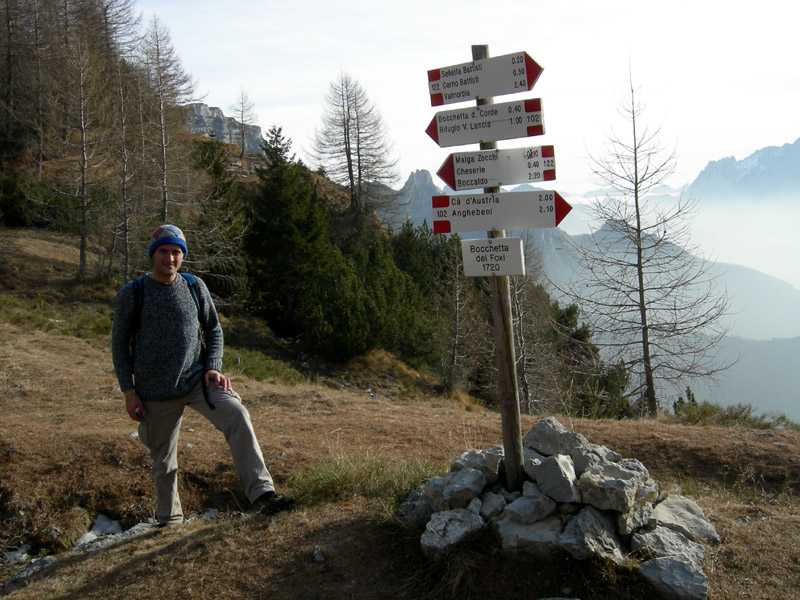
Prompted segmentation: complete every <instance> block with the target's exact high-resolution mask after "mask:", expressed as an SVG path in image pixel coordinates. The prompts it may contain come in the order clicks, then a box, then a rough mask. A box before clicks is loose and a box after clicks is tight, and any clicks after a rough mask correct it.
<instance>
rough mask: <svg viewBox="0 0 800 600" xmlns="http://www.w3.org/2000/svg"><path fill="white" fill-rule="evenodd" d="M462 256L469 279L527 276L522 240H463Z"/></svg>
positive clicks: (465, 273) (503, 238) (504, 238)
mask: <svg viewBox="0 0 800 600" xmlns="http://www.w3.org/2000/svg"><path fill="white" fill-rule="evenodd" d="M461 255H462V256H463V257H464V275H466V276H467V277H487V276H489V275H525V258H524V256H523V254H522V239H521V238H507V237H502V238H488V239H482V240H462V241H461Z"/></svg>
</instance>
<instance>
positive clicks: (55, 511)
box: [0, 231, 800, 600]
mask: <svg viewBox="0 0 800 600" xmlns="http://www.w3.org/2000/svg"><path fill="white" fill-rule="evenodd" d="M0 254H1V255H2V256H0V414H2V417H1V418H0V518H1V519H2V527H0V556H2V554H3V553H5V552H8V551H10V550H15V549H16V548H18V547H19V546H20V545H22V544H23V543H28V544H31V548H32V550H31V552H32V553H34V554H35V553H36V552H39V553H42V554H45V553H55V554H56V555H57V556H58V560H57V561H56V562H55V564H54V565H53V566H52V567H50V568H49V569H48V570H46V571H45V572H44V573H43V574H42V575H41V576H38V577H34V578H33V579H32V580H30V581H29V582H28V585H27V586H16V587H7V588H0V590H1V591H0V595H3V596H5V597H8V598H14V599H20V598H30V599H34V598H37V599H38V598H76V599H77V598H81V599H84V598H98V599H99V598H110V597H111V598H145V599H147V598H153V599H155V598H159V599H164V600H172V599H176V600H177V599H179V598H180V599H186V598H218V599H222V600H226V599H234V598H235V599H240V598H282V599H289V600H292V599H312V598H326V599H339V598H341V599H345V598H360V599H379V598H381V599H384V598H385V599H395V598H396V599H400V598H404V599H417V598H420V599H422V598H483V599H493V598H498V599H500V598H503V599H506V598H531V599H533V598H542V597H548V596H560V595H562V590H563V589H564V588H570V589H571V590H572V591H573V594H574V595H575V596H577V597H579V598H582V599H583V600H593V599H602V600H610V599H612V598H613V599H642V600H643V599H646V598H651V597H652V595H651V594H650V592H649V590H647V589H644V588H643V586H642V584H641V583H639V582H638V581H636V580H635V579H633V577H632V576H631V575H630V574H629V573H627V572H625V571H624V570H614V569H612V568H610V567H609V566H607V565H603V564H599V563H587V564H581V563H577V562H576V561H564V562H563V563H559V564H557V565H555V566H546V565H541V564H537V563H535V562H532V561H531V560H529V559H526V558H525V557H523V556H521V557H516V558H513V559H510V558H502V559H501V558H499V557H497V556H494V555H491V554H487V553H486V552H485V549H483V548H482V547H481V543H480V542H483V541H485V540H478V543H476V545H474V546H472V547H470V548H467V549H465V550H464V551H463V552H460V553H458V554H457V555H454V556H451V557H450V558H449V559H447V560H446V561H444V562H443V563H438V564H430V563H427V562H426V561H425V560H424V558H423V557H422V556H421V554H420V552H419V551H418V535H419V532H408V531H405V530H402V529H400V528H398V527H397V526H396V525H395V524H393V523H392V521H391V512H392V508H393V505H394V503H395V502H396V500H397V499H398V497H400V496H402V495H403V493H404V492H405V491H407V490H410V489H411V488H412V487H414V486H415V485H416V483H417V482H418V481H419V480H420V479H421V478H422V477H424V476H426V475H430V474H433V473H441V472H443V471H444V470H445V469H446V468H447V466H448V465H449V463H450V461H451V460H452V459H453V458H455V457H456V456H457V455H459V454H460V453H462V452H464V451H465V450H467V449H470V448H485V447H489V446H492V445H495V444H498V443H501V440H502V435H501V428H500V425H501V423H500V416H499V414H497V413H495V412H492V411H488V410H485V409H482V408H480V407H476V406H474V405H472V404H470V403H469V402H465V401H462V402H459V401H458V400H454V399H449V398H441V397H437V396H436V395H435V392H434V387H433V385H432V382H431V381H429V380H428V379H427V378H426V377H425V376H424V375H423V374H419V373H415V372H414V371H411V370H409V369H407V368H406V367H404V366H403V365H401V364H398V363H397V362H396V361H394V360H393V359H392V358H391V357H390V356H387V355H383V354H375V355H372V356H369V357H364V358H362V359H360V360H358V361H354V363H352V364H350V365H341V366H337V367H336V368H335V369H334V368H332V367H330V366H329V367H328V370H327V371H326V372H325V375H324V377H323V376H319V377H314V378H308V377H305V378H303V377H301V376H300V375H299V374H298V372H297V371H295V370H293V369H292V368H291V365H288V364H284V363H283V362H281V361H279V360H275V358H277V359H280V358H282V354H281V348H282V346H281V342H280V340H274V339H271V338H270V336H269V333H268V332H267V331H265V330H260V329H259V328H258V327H256V326H255V324H249V325H247V326H245V325H242V324H241V323H238V322H236V321H233V320H231V319H227V320H226V324H227V325H228V326H229V328H230V329H232V330H234V331H235V332H236V333H235V334H234V335H231V336H229V337H230V338H231V339H232V340H243V339H245V337H246V336H245V335H244V333H243V332H247V333H248V334H249V340H248V342H249V343H248V345H249V346H250V348H249V349H247V350H244V349H239V348H236V347H230V348H228V350H227V354H226V356H227V357H228V362H227V365H228V367H227V368H228V371H229V373H233V382H234V387H235V388H236V389H237V390H238V391H239V393H240V394H241V395H242V397H243V398H244V401H245V404H246V405H247V407H248V409H249V411H250V414H251V416H252V419H253V422H254V426H255V429H256V433H257V434H258V436H259V439H260V442H261V445H262V449H263V452H264V456H265V458H266V460H267V463H268V465H269V468H270V470H271V472H272V474H273V475H274V477H275V479H276V482H277V485H278V488H279V490H280V491H282V492H287V493H291V494H294V495H295V496H296V498H297V508H296V509H295V510H293V511H291V512H288V513H281V514H279V515H276V516H274V517H269V518H268V517H263V516H260V515H250V514H246V513H243V512H241V511H242V508H243V507H244V506H245V504H246V503H245V501H244V498H243V496H242V493H241V489H240V486H239V483H238V481H237V477H236V474H235V472H234V471H233V467H232V465H231V462H230V458H229V455H228V452H227V448H226V446H225V443H224V440H223V439H222V436H221V435H220V434H218V433H217V432H216V431H215V430H213V428H212V427H211V426H210V425H209V424H208V423H207V422H206V421H205V420H203V419H202V418H200V417H199V416H196V415H195V414H193V413H191V412H187V414H186V416H185V418H184V421H183V425H182V428H181V442H180V451H179V460H180V463H181V474H182V475H181V482H180V484H181V494H182V500H183V502H184V511H185V512H186V514H187V515H188V516H190V520H189V522H188V523H187V524H185V525H184V526H183V527H182V528H180V529H161V530H155V529H153V530H150V531H148V532H146V533H144V534H142V535H140V536H138V537H135V538H130V539H127V540H125V541H123V542H121V543H119V544H118V545H116V546H114V547H112V548H110V549H109V550H107V551H105V552H102V553H99V554H95V555H81V554H75V553H71V552H69V551H67V548H68V547H69V546H70V545H71V543H72V541H74V540H75V539H76V538H77V537H78V536H79V535H81V534H82V533H84V532H85V531H86V528H87V527H88V524H89V523H90V522H91V520H92V519H93V518H94V517H95V516H96V514H97V513H100V512H101V513H104V514H106V515H107V516H110V517H112V518H114V519H119V520H121V522H122V523H123V526H124V527H130V526H132V525H133V524H135V523H137V522H140V521H143V520H145V519H147V518H148V517H150V516H152V510H153V497H152V484H151V482H150V478H149V466H148V465H149V461H148V457H147V454H146V451H145V449H144V447H143V446H142V445H141V444H140V443H139V442H138V440H136V439H134V438H132V436H131V434H132V433H133V432H134V431H135V426H134V423H133V422H132V421H130V420H129V419H128V417H127V415H126V414H125V412H124V409H123V402H122V399H121V397H120V394H119V392H118V390H116V389H115V386H116V381H115V380H114V376H113V372H112V368H111V360H110V354H109V350H108V332H109V331H110V312H111V311H110V305H109V302H108V301H109V298H110V296H111V295H112V294H113V290H112V289H110V288H108V287H106V286H104V285H102V284H99V283H98V284H93V285H83V286H76V285H75V284H74V283H72V281H71V274H72V273H74V267H75V262H76V260H77V249H76V247H75V241H74V240H73V239H71V238H68V237H64V236H59V235H55V234H48V233H43V232H38V231H28V232H7V231H6V232H2V231H0ZM258 340H260V342H261V344H260V345H261V347H262V349H268V350H269V351H270V353H272V355H273V357H275V358H273V360H272V361H267V360H266V359H264V358H263V357H261V358H259V357H260V356H261V355H260V354H259V353H258V352H256V351H254V350H253V349H252V348H254V347H256V346H257V345H258V344H257V343H256V342H257V341H258ZM234 357H237V358H234ZM242 363H248V365H251V366H260V367H261V368H262V370H261V371H260V372H259V371H258V369H253V370H252V371H249V372H250V373H260V374H258V375H253V374H251V375H243V374H238V373H242V372H244V369H243V364H242ZM236 367H239V370H238V371H232V370H231V369H233V368H236ZM270 373H271V374H270ZM254 377H258V379H256V378H254ZM287 382H288V383H287ZM522 420H523V428H524V429H527V427H529V426H530V425H531V424H532V423H533V422H535V421H536V420H537V417H529V416H523V419H522ZM561 421H562V423H564V425H565V426H567V427H569V428H572V429H574V430H576V431H580V432H582V433H583V434H584V435H586V436H587V437H588V438H589V440H590V441H592V442H595V443H599V444H604V445H607V446H608V447H610V448H612V449H614V450H616V451H618V452H620V453H621V454H623V455H624V456H628V457H633V458H637V459H639V460H641V461H642V462H643V463H644V464H645V466H647V467H648V469H649V470H650V472H651V474H652V476H653V477H654V478H656V479H658V480H659V481H660V482H661V483H662V484H663V485H664V486H665V487H667V488H668V489H671V490H675V491H678V490H679V491H682V492H683V493H685V494H687V495H689V496H690V497H691V498H693V499H694V500H695V501H696V502H698V503H699V504H700V505H701V506H702V508H703V509H704V511H705V513H706V515H707V516H708V517H709V518H710V519H711V521H712V522H713V524H714V525H715V527H716V528H717V531H718V532H719V534H720V535H721V536H722V539H723V542H722V544H721V545H720V546H718V547H714V548H711V549H710V551H709V554H708V558H707V562H706V565H705V572H706V574H707V575H708V577H709V581H710V589H711V593H710V598H712V599H728V598H756V599H763V600H767V599H769V600H784V599H785V600H789V599H794V598H796V594H797V589H800V550H798V548H800V544H798V542H800V498H798V491H800V435H799V434H798V433H797V432H795V431H780V430H751V429H744V428H720V427H713V428H712V427H697V426H691V427H690V426H681V425H676V424H673V423H670V422H669V421H667V420H657V421H656V420H641V421H633V422H616V421H579V420H568V419H566V418H562V419H561ZM209 508H215V509H217V510H218V511H219V513H220V516H219V517H218V518H216V519H213V520H206V519H204V518H203V517H202V514H203V513H204V512H205V511H206V510H208V509H209ZM315 548H318V549H319V550H320V551H321V553H322V556H323V557H324V562H318V561H316V560H314V558H313V555H312V551H313V550H314V549H315ZM484 548H485V546H484ZM23 567H24V565H10V564H6V563H5V562H0V581H5V580H6V579H8V578H9V577H11V576H12V575H14V574H15V573H16V572H18V571H20V570H21V569H22V568H23Z"/></svg>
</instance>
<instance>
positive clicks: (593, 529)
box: [559, 506, 625, 564]
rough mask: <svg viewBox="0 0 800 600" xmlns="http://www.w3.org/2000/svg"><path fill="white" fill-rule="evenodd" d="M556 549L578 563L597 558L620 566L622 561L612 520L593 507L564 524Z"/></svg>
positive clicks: (622, 550) (621, 553)
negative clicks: (566, 553)
mask: <svg viewBox="0 0 800 600" xmlns="http://www.w3.org/2000/svg"><path fill="white" fill-rule="evenodd" d="M559 545H560V546H561V547H562V548H563V549H564V550H566V551H567V552H569V554H570V555H572V557H573V558H576V559H578V560H584V559H587V558H589V557H591V556H594V555H597V556H602V557H604V558H608V559H610V560H612V561H614V562H615V563H617V564H622V562H623V561H624V559H625V552H624V549H623V547H622V544H621V542H620V540H619V538H618V537H617V533H616V525H615V523H614V519H613V518H612V517H611V516H610V515H608V514H606V513H602V512H600V511H599V510H597V509H596V508H594V507H593V506H586V507H584V508H583V510H581V511H580V512H579V513H578V514H577V515H576V516H575V517H574V518H572V519H571V520H570V522H569V523H567V526H566V527H565V528H564V533H562V534H561V537H560V538H559Z"/></svg>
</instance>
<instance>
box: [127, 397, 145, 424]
mask: <svg viewBox="0 0 800 600" xmlns="http://www.w3.org/2000/svg"><path fill="white" fill-rule="evenodd" d="M125 410H126V411H128V416H129V417H130V418H131V419H133V420H134V421H136V422H138V423H141V422H142V421H144V417H145V415H147V411H146V410H145V409H144V404H142V401H141V400H140V399H139V396H137V395H136V394H130V395H128V396H125Z"/></svg>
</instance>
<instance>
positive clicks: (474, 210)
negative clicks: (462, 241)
mask: <svg viewBox="0 0 800 600" xmlns="http://www.w3.org/2000/svg"><path fill="white" fill-rule="evenodd" d="M431 204H432V205H433V233H464V232H467V231H491V230H498V231H499V230H503V229H537V228H542V227H556V226H557V225H558V224H559V223H560V222H561V220H562V219H563V218H564V217H566V216H567V214H568V213H569V212H570V211H571V210H572V207H571V206H570V205H569V204H568V203H567V201H566V200H564V198H562V197H561V195H560V194H559V193H558V192H555V191H551V190H541V191H536V192H502V193H497V194H458V195H455V196H433V197H432V198H431Z"/></svg>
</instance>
